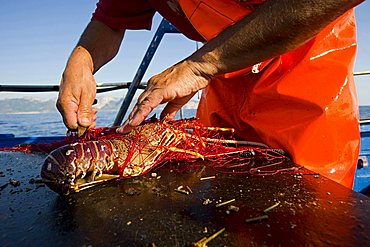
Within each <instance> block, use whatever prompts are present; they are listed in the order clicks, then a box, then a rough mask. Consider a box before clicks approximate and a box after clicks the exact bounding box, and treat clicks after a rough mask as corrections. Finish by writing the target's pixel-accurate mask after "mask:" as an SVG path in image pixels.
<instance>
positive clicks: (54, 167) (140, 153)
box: [41, 119, 286, 195]
mask: <svg viewBox="0 0 370 247" xmlns="http://www.w3.org/2000/svg"><path fill="white" fill-rule="evenodd" d="M114 130H115V129H114V128H111V129H109V130H108V132H107V133H110V134H104V132H101V133H100V136H99V137H96V136H95V137H94V138H93V139H95V140H89V138H85V139H84V140H81V141H77V142H74V143H71V144H67V145H64V146H62V147H60V148H57V149H55V150H54V151H52V152H51V153H50V154H49V155H48V156H47V158H46V160H45V162H44V165H43V167H42V171H41V176H42V178H43V180H44V182H45V183H46V184H47V185H48V186H49V187H50V188H51V189H52V190H54V191H56V192H57V193H60V194H64V195H67V194H70V193H73V192H78V191H80V190H83V189H87V188H90V187H92V186H95V185H97V184H101V183H103V182H105V181H108V180H111V179H116V178H120V177H121V178H128V177H133V176H139V175H142V174H145V173H147V172H149V171H150V170H151V169H152V168H154V167H156V166H158V165H160V164H163V163H164V162H166V161H171V160H176V161H190V160H195V159H210V160H217V159H218V160H221V159H222V158H221V159H219V158H220V157H225V156H228V155H232V154H236V153H239V154H240V153H242V152H246V151H247V152H253V154H256V153H259V154H261V155H265V156H266V155H268V156H269V157H272V158H273V159H285V158H286V156H284V155H282V154H281V153H279V152H275V151H272V152H269V153H268V150H270V151H271V150H272V149H269V148H268V147H267V146H265V145H263V144H258V143H252V142H240V141H239V142H238V141H234V140H231V139H230V140H226V139H224V137H223V135H221V134H220V132H221V133H229V134H230V133H231V132H233V129H229V128H214V127H203V126H202V125H201V124H200V123H199V122H198V121H197V120H195V119H186V120H176V121H167V120H166V119H165V120H161V121H150V122H147V123H145V124H143V125H141V126H139V127H137V128H135V129H134V130H132V131H131V132H130V133H128V134H125V135H121V134H116V133H115V131H114ZM90 139H91V138H90ZM227 143H234V144H235V143H236V144H247V145H249V146H243V147H230V146H226V144H227ZM255 145H257V147H256V146H255ZM251 146H254V147H251Z"/></svg>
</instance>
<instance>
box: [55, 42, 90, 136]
mask: <svg viewBox="0 0 370 247" xmlns="http://www.w3.org/2000/svg"><path fill="white" fill-rule="evenodd" d="M76 49H83V48H76ZM78 52H84V51H77V53H78ZM82 57H83V56H81V57H80V59H81V58H82ZM82 60H83V59H82ZM95 92H96V82H95V79H94V77H93V74H92V69H91V67H89V66H86V65H85V63H84V62H83V61H79V62H76V63H68V64H67V67H66V70H65V71H64V73H63V77H62V80H61V83H60V91H59V97H58V101H57V108H58V110H59V112H60V113H61V114H62V116H63V121H64V124H65V125H66V126H67V128H69V129H77V127H78V126H79V125H80V126H83V127H94V126H95V125H96V124H95V120H96V112H97V110H96V109H94V108H92V104H93V102H94V99H95Z"/></svg>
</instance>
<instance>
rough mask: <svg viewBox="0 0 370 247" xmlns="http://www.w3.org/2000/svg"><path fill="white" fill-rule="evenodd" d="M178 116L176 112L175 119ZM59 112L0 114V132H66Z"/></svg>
mask: <svg viewBox="0 0 370 247" xmlns="http://www.w3.org/2000/svg"><path fill="white" fill-rule="evenodd" d="M160 111H161V109H157V110H154V111H153V113H152V114H151V115H150V116H154V115H156V116H157V117H158V116H159V114H160ZM183 112H184V118H191V117H194V116H195V113H196V109H184V110H183ZM116 114H117V111H101V112H98V114H97V117H98V119H97V127H103V126H112V124H113V122H114V119H115V117H116ZM360 116H361V119H369V118H370V106H368V105H366V106H360ZM179 118H180V116H179V114H177V116H176V119H179ZM66 131H67V130H66V127H65V126H64V124H63V121H62V117H61V116H60V114H59V112H57V111H55V112H47V113H40V112H25V113H6V114H0V134H13V135H14V136H16V137H27V136H60V135H65V134H66Z"/></svg>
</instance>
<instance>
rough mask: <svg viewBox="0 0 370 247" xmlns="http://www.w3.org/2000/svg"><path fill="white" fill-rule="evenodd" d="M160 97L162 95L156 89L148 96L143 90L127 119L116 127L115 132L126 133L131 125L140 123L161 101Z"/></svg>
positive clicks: (134, 125)
mask: <svg viewBox="0 0 370 247" xmlns="http://www.w3.org/2000/svg"><path fill="white" fill-rule="evenodd" d="M162 99H163V97H162V95H161V93H159V92H158V91H153V92H152V94H151V95H149V96H146V92H143V94H142V95H141V96H140V97H139V99H138V102H137V103H136V105H135V106H134V108H133V109H132V111H131V113H130V115H129V117H128V119H127V120H126V121H125V122H124V124H123V125H122V126H121V127H120V128H118V129H117V132H118V133H122V134H124V133H128V132H130V131H131V129H132V128H133V127H136V126H138V125H139V124H141V122H143V121H144V120H145V118H146V117H147V116H148V115H149V114H150V112H151V111H152V110H153V109H154V108H155V107H157V106H158V105H159V104H160V103H161V102H162Z"/></svg>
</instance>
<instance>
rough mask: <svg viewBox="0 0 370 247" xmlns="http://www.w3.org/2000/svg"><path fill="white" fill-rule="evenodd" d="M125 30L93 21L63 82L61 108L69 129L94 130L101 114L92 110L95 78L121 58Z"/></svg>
mask: <svg viewBox="0 0 370 247" xmlns="http://www.w3.org/2000/svg"><path fill="white" fill-rule="evenodd" d="M124 33H125V30H115V29H111V28H110V27H108V26H107V25H105V24H104V23H101V22H99V21H91V22H90V23H89V25H87V27H86V29H85V31H84V33H83V34H82V35H81V38H80V40H79V42H78V44H77V47H76V48H75V49H74V50H73V52H72V54H71V56H70V57H69V59H68V62H67V66H66V68H65V70H64V73H63V77H62V80H61V82H60V89H59V97H58V101H57V108H58V110H59V112H60V113H61V114H62V116H63V121H64V124H65V125H66V126H67V128H69V129H77V127H78V126H83V127H90V128H92V127H94V126H95V120H96V112H97V110H96V109H94V108H92V104H93V102H94V99H95V95H96V82H95V79H94V76H93V74H94V73H95V72H96V71H97V70H98V69H99V68H100V67H101V66H103V65H104V64H105V63H107V62H108V61H110V60H111V59H112V58H114V56H115V55H116V54H117V52H118V49H119V46H120V44H121V42H122V39H123V35H124Z"/></svg>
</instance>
